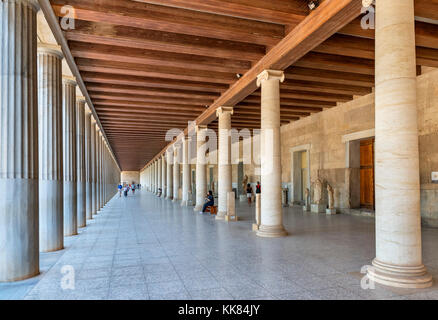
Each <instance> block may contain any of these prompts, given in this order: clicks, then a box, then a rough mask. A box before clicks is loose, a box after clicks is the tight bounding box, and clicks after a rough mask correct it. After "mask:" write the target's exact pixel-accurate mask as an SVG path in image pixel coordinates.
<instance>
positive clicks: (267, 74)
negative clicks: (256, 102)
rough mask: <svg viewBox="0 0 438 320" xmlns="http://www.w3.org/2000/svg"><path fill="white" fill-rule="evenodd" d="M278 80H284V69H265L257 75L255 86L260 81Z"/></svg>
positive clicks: (258, 84) (258, 85)
mask: <svg viewBox="0 0 438 320" xmlns="http://www.w3.org/2000/svg"><path fill="white" fill-rule="evenodd" d="M267 80H278V81H280V82H283V81H284V71H281V70H265V71H263V72H262V73H260V74H259V75H258V76H257V87H260V85H261V84H262V81H267Z"/></svg>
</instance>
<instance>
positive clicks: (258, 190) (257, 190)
mask: <svg viewBox="0 0 438 320" xmlns="http://www.w3.org/2000/svg"><path fill="white" fill-rule="evenodd" d="M257 193H262V186H261V185H260V182H259V181H257V185H256V194H257Z"/></svg>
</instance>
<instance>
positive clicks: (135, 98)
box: [89, 91, 213, 110]
mask: <svg viewBox="0 0 438 320" xmlns="http://www.w3.org/2000/svg"><path fill="white" fill-rule="evenodd" d="M89 94H90V97H91V99H95V100H106V101H111V102H114V103H120V102H125V103H136V102H143V103H156V102H157V103H164V104H172V105H178V104H179V105H189V106H191V109H194V110H198V108H199V110H202V109H205V108H203V107H202V108H200V107H196V106H199V105H202V106H205V105H209V104H210V103H212V102H213V99H188V98H172V97H171V98H168V97H161V96H158V97H157V96H153V95H132V94H131V95H129V96H127V95H124V94H119V93H105V92H94V91H89Z"/></svg>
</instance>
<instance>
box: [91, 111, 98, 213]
mask: <svg viewBox="0 0 438 320" xmlns="http://www.w3.org/2000/svg"><path fill="white" fill-rule="evenodd" d="M96 133H97V132H96V122H95V120H94V118H91V135H90V138H91V140H90V141H91V154H90V155H91V157H90V161H91V214H92V216H94V215H95V214H97V211H96V207H97V205H96V201H97V198H96V191H97V188H96Z"/></svg>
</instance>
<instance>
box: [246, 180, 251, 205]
mask: <svg viewBox="0 0 438 320" xmlns="http://www.w3.org/2000/svg"><path fill="white" fill-rule="evenodd" d="M246 197H247V199H248V205H251V202H252V187H251V185H250V184H249V183H248V185H247V186H246Z"/></svg>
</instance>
